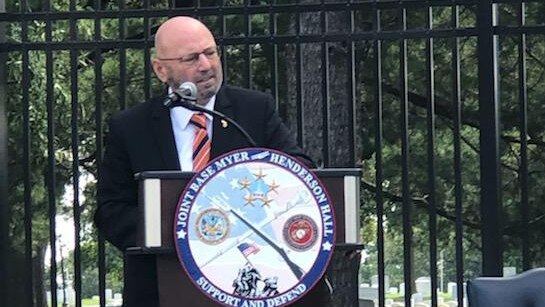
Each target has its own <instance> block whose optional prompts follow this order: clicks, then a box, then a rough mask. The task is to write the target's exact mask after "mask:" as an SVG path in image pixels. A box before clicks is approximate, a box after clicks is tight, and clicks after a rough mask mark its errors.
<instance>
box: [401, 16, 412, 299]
mask: <svg viewBox="0 0 545 307" xmlns="http://www.w3.org/2000/svg"><path fill="white" fill-rule="evenodd" d="M400 15H401V16H400V20H401V23H402V30H403V31H406V30H407V10H406V9H405V8H400ZM407 70H408V68H407V39H405V38H401V40H400V42H399V79H400V82H399V86H400V91H399V92H400V95H401V99H400V103H401V118H400V122H401V180H402V194H403V207H402V208H403V277H404V281H405V306H410V304H411V295H412V290H413V289H412V288H413V287H412V280H413V276H412V275H413V274H412V265H413V251H412V248H413V244H412V239H413V232H412V221H411V219H412V212H411V211H412V203H411V191H410V185H409V95H408V71H407Z"/></svg>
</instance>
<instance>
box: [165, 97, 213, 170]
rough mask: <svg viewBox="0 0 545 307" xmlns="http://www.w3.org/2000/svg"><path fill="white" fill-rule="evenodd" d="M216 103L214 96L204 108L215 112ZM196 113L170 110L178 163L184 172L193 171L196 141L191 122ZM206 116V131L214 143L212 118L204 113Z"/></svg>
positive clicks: (179, 109) (182, 109) (181, 109)
mask: <svg viewBox="0 0 545 307" xmlns="http://www.w3.org/2000/svg"><path fill="white" fill-rule="evenodd" d="M215 103H216V96H215V95H214V96H213V97H212V98H210V101H208V103H207V104H206V105H205V106H204V107H205V108H206V109H208V110H213V109H214V104H215ZM195 113H198V112H195V111H190V110H188V109H186V108H182V107H176V108H172V109H170V121H171V122H172V130H173V132H174V140H175V142H176V151H177V152H178V161H179V162H180V167H181V170H182V171H184V172H191V171H193V140H194V139H195V126H193V125H191V124H190V123H189V120H190V119H191V116H193V114H195ZM204 115H205V116H206V119H207V121H206V131H207V132H208V138H209V139H210V141H212V116H210V115H209V114H206V113H204Z"/></svg>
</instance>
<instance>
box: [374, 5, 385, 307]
mask: <svg viewBox="0 0 545 307" xmlns="http://www.w3.org/2000/svg"><path fill="white" fill-rule="evenodd" d="M373 23H374V26H373V27H374V29H375V31H376V33H377V34H378V33H380V31H381V27H380V10H379V9H378V8H377V1H376V0H375V1H374V2H373ZM373 53H374V57H375V66H374V69H375V72H374V73H375V84H374V86H375V118H376V120H375V130H376V134H375V156H376V158H375V159H376V160H375V185H376V187H377V189H376V191H377V192H376V195H375V201H376V203H377V253H378V255H377V262H378V263H377V271H378V272H377V274H378V304H379V307H384V304H385V301H386V297H385V289H384V274H385V269H384V198H383V194H382V186H383V181H384V178H383V174H382V125H383V122H382V108H383V107H382V41H381V40H380V39H379V38H376V39H375V41H374V46H373Z"/></svg>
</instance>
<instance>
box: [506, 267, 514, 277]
mask: <svg viewBox="0 0 545 307" xmlns="http://www.w3.org/2000/svg"><path fill="white" fill-rule="evenodd" d="M513 275H517V268H516V267H514V266H506V267H503V277H509V276H513Z"/></svg>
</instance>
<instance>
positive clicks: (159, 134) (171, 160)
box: [151, 99, 180, 170]
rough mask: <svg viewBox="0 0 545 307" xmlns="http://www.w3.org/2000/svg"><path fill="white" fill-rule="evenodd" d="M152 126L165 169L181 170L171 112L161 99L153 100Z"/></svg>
mask: <svg viewBox="0 0 545 307" xmlns="http://www.w3.org/2000/svg"><path fill="white" fill-rule="evenodd" d="M151 108H152V112H151V127H152V130H153V136H154V138H155V140H156V142H157V145H158V147H159V152H160V155H161V159H162V160H163V163H164V167H165V170H179V169H180V161H179V160H178V152H177V151H176V142H175V141H174V133H173V132H172V122H171V120H170V112H169V110H168V108H165V107H164V106H163V105H162V104H161V103H160V101H159V100H157V99H155V100H154V101H152V107H151Z"/></svg>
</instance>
